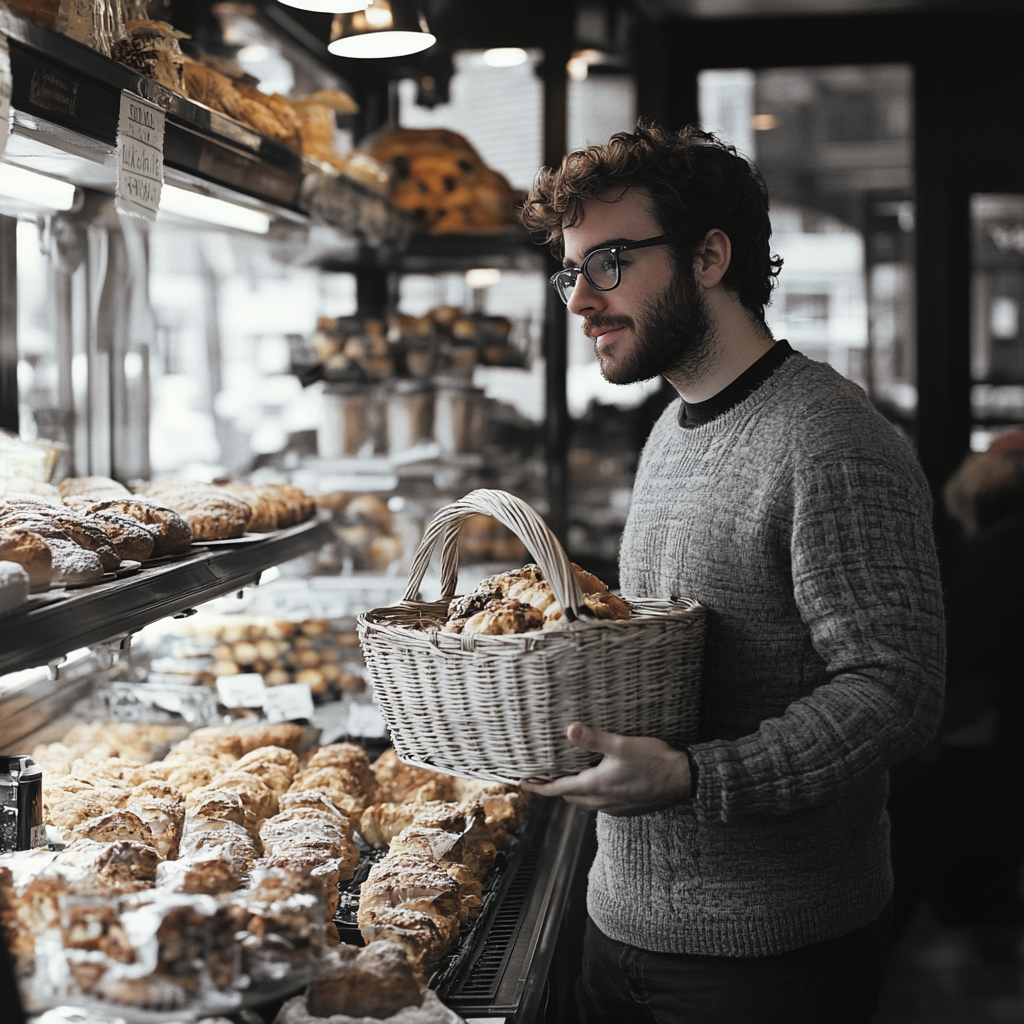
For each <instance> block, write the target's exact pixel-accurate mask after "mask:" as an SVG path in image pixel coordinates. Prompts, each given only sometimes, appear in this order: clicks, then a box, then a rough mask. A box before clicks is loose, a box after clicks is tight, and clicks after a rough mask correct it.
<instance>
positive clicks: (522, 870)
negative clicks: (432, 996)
mask: <svg viewBox="0 0 1024 1024" xmlns="http://www.w3.org/2000/svg"><path fill="white" fill-rule="evenodd" d="M538 824H539V823H538ZM543 845H544V830H543V828H533V829H531V830H530V834H529V838H528V839H527V840H526V843H525V849H523V851H522V853H521V855H520V857H519V858H518V862H517V863H516V865H515V867H514V870H513V871H512V872H511V873H510V877H509V878H508V881H507V884H506V887H505V889H504V891H503V892H502V893H501V894H500V899H499V902H498V905H497V907H496V908H495V911H494V915H493V917H492V918H491V921H490V923H489V927H488V928H487V935H486V938H484V940H483V942H482V943H480V944H479V953H478V955H477V956H476V957H475V958H474V959H473V961H472V966H471V967H470V969H469V971H468V972H467V973H466V975H465V976H464V977H463V978H462V979H461V982H460V980H458V979H454V978H453V979H452V983H451V984H450V987H449V985H443V986H439V994H440V995H441V996H442V997H443V998H444V997H447V998H448V999H450V1000H451V1001H452V1002H453V1003H462V1002H464V1001H469V1000H472V1001H473V1002H474V1003H476V1002H491V1001H493V1000H494V998H495V996H496V995H497V992H498V987H499V985H500V984H501V979H502V977H503V976H504V974H505V969H506V967H507V966H508V961H509V958H510V956H511V954H512V950H513V949H514V947H515V941H516V936H517V935H518V934H519V928H520V925H521V923H522V918H523V911H524V910H525V909H526V898H527V896H528V894H529V892H530V888H531V886H532V884H533V879H534V875H535V874H536V872H537V866H538V864H539V863H540V854H541V849H542V847H543ZM460 973H461V972H460ZM445 980H446V981H447V979H445ZM442 987H443V988H446V989H447V992H445V991H440V989H441V988H442Z"/></svg>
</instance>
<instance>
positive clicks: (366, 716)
mask: <svg viewBox="0 0 1024 1024" xmlns="http://www.w3.org/2000/svg"><path fill="white" fill-rule="evenodd" d="M348 734H349V736H366V737H372V736H384V735H386V734H387V726H386V725H385V724H384V718H383V717H382V715H381V713H380V711H378V710H377V708H375V707H374V706H373V705H372V704H353V705H352V707H351V708H350V709H349V712H348Z"/></svg>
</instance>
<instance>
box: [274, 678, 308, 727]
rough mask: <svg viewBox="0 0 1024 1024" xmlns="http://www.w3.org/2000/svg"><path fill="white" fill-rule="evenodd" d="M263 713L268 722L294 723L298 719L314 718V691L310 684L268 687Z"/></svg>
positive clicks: (287, 684) (286, 684)
mask: <svg viewBox="0 0 1024 1024" xmlns="http://www.w3.org/2000/svg"><path fill="white" fill-rule="evenodd" d="M263 713H264V714H265V715H266V716H267V721H268V722H293V721H295V719H297V718H305V719H310V718H312V717H313V691H312V690H310V688H309V683H285V685H284V686H268V687H267V695H266V699H265V700H264V702H263Z"/></svg>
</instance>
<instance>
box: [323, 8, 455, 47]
mask: <svg viewBox="0 0 1024 1024" xmlns="http://www.w3.org/2000/svg"><path fill="white" fill-rule="evenodd" d="M436 42H437V39H436V38H435V37H434V36H433V35H431V33H430V30H429V29H428V28H427V22H426V19H425V18H424V17H423V15H422V14H421V13H420V12H419V10H418V7H417V4H416V0H373V2H372V3H371V4H370V5H369V7H367V8H366V10H364V11H356V13H354V14H336V15H335V16H334V23H333V24H332V25H331V42H330V45H329V46H328V47H327V49H328V50H329V51H330V52H331V53H333V54H335V55H336V56H338V57H406V56H408V55H409V54H412V53H419V52H420V51H421V50H426V49H427V48H428V47H430V46H433V45H434V43H436Z"/></svg>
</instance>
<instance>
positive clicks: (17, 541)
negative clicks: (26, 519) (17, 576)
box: [0, 526, 53, 590]
mask: <svg viewBox="0 0 1024 1024" xmlns="http://www.w3.org/2000/svg"><path fill="white" fill-rule="evenodd" d="M0 560H2V561H5V562H17V564H18V565H20V566H22V568H24V569H25V571H26V572H28V573H29V586H30V587H31V588H32V589H33V590H45V589H46V588H47V587H49V585H50V579H51V578H52V575H53V553H52V552H51V550H50V548H49V545H47V543H46V542H45V541H44V540H43V538H42V537H40V536H39V535H38V534H34V532H32V530H29V529H23V528H19V527H16V526H15V527H10V528H0Z"/></svg>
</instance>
